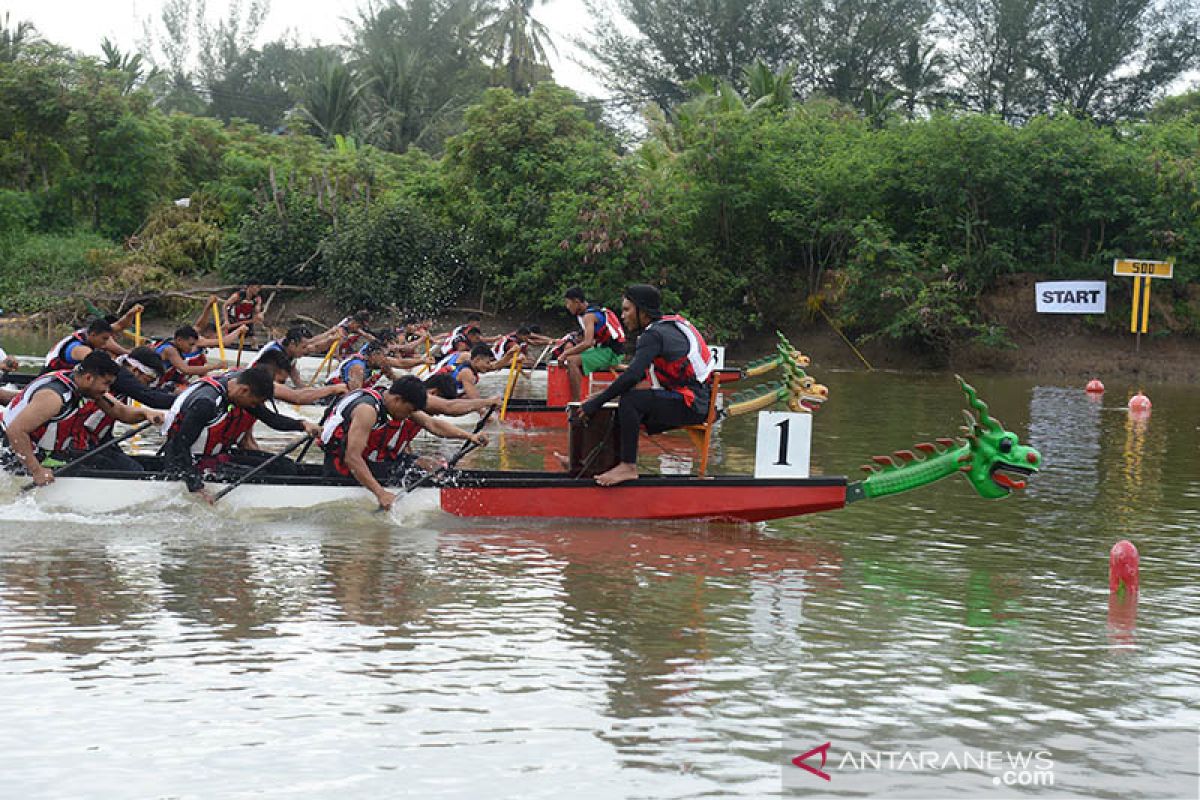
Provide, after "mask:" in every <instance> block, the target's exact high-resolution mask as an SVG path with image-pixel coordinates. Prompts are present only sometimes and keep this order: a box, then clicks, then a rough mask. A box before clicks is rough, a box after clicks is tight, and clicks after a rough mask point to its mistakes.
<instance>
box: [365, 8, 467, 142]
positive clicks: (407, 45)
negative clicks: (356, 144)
mask: <svg viewBox="0 0 1200 800" xmlns="http://www.w3.org/2000/svg"><path fill="white" fill-rule="evenodd" d="M479 20H480V12H479V8H478V6H477V5H476V0H406V2H404V3H399V2H396V1H395V0H389V2H387V3H385V4H383V5H381V6H379V7H374V6H368V7H367V8H366V9H364V10H363V11H361V12H360V15H359V19H358V20H357V21H356V22H355V23H354V25H353V37H352V42H351V45H350V52H351V54H352V60H351V62H350V64H351V67H352V69H353V70H354V71H355V73H356V74H357V76H358V78H359V80H360V81H361V83H362V85H363V87H364V92H363V98H362V101H363V104H362V106H363V107H362V118H363V123H362V131H363V136H364V138H365V139H366V140H367V141H368V142H370V143H372V144H375V145H377V146H379V147H382V148H385V149H387V150H393V151H397V152H399V151H403V150H404V149H406V148H407V147H409V146H410V145H416V146H419V147H423V148H426V149H428V150H431V151H434V152H436V151H438V150H440V149H441V146H442V143H443V142H444V140H445V138H446V137H447V136H449V135H451V134H452V133H454V132H455V131H457V130H458V128H459V125H460V120H461V115H462V111H463V109H464V108H465V107H466V106H467V105H468V104H469V103H471V102H473V101H474V100H476V99H478V97H479V95H480V93H481V92H482V91H483V89H484V88H486V86H487V82H488V81H487V68H486V67H485V66H484V65H483V64H482V62H481V61H480V59H479V54H478V53H477V51H476V49H475V46H474V44H473V40H474V38H475V32H476V30H477V28H478V24H479Z"/></svg>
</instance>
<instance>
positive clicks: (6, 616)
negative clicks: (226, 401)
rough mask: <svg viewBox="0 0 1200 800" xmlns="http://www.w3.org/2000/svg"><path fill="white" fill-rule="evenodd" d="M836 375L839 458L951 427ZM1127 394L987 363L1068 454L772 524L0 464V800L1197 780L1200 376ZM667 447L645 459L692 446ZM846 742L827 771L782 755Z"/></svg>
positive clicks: (734, 447)
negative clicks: (166, 484) (1121, 586)
mask: <svg viewBox="0 0 1200 800" xmlns="http://www.w3.org/2000/svg"><path fill="white" fill-rule="evenodd" d="M813 372H814V373H815V374H816V375H817V377H818V378H819V379H820V380H822V381H823V382H824V383H826V384H827V385H828V386H829V387H830V390H831V399H830V401H829V402H828V403H827V404H826V406H825V408H823V409H822V410H820V411H819V412H818V414H817V415H816V420H815V433H814V442H813V448H812V461H813V471H814V472H820V473H826V474H851V475H854V474H857V473H858V466H859V465H860V464H861V463H863V462H864V461H865V460H866V459H867V458H868V457H869V456H871V455H873V454H876V453H885V452H890V451H891V450H895V449H899V448H907V447H910V446H911V445H912V444H913V443H915V442H918V441H925V440H928V439H931V438H933V437H937V436H947V435H952V434H954V433H955V432H956V431H957V426H958V425H959V424H961V419H962V414H961V411H960V410H959V409H961V408H962V407H963V402H962V397H961V394H960V393H959V391H958V389H957V386H956V384H955V383H954V381H953V379H952V376H950V375H947V374H888V373H873V374H863V373H847V372H835V373H827V372H822V370H821V369H820V368H819V366H818V367H817V368H815V369H814V370H813ZM1109 383H1110V386H1109V393H1108V394H1107V395H1106V396H1105V397H1104V399H1103V400H1102V401H1100V402H1095V401H1091V400H1089V399H1088V398H1087V397H1086V396H1085V395H1084V393H1083V392H1082V391H1081V389H1080V387H1063V386H1051V385H1038V384H1036V383H1035V382H1032V381H1030V380H1027V379H1002V378H985V379H980V380H977V381H975V384H976V386H977V388H978V389H979V390H980V392H981V394H982V396H983V397H984V398H986V399H987V401H988V402H989V404H990V405H991V407H992V409H993V411H994V412H995V414H996V415H997V416H998V417H999V418H1000V419H1001V420H1002V421H1003V422H1004V424H1005V426H1006V427H1007V428H1008V429H1009V430H1012V431H1014V432H1016V433H1018V434H1019V435H1020V436H1021V438H1022V440H1023V441H1025V442H1029V443H1032V444H1033V445H1034V446H1036V447H1038V448H1039V449H1040V450H1041V452H1042V454H1043V457H1044V459H1045V468H1044V469H1043V471H1042V472H1041V473H1040V474H1039V475H1037V476H1035V477H1034V478H1032V479H1031V481H1030V486H1029V488H1028V489H1027V490H1026V491H1025V492H1023V493H1020V494H1019V495H1016V496H1013V497H1010V498H1008V499H1006V500H1003V501H985V500H982V499H980V498H978V497H977V496H976V495H975V494H974V492H973V491H972V490H971V489H970V487H969V486H968V485H967V483H966V482H965V481H964V480H961V479H960V478H958V477H954V478H951V479H949V480H947V481H944V482H942V483H940V484H937V485H936V486H933V487H927V488H925V489H922V490H918V491H915V492H913V493H910V494H907V495H901V496H898V497H892V498H885V499H880V500H873V501H866V502H862V503H858V504H855V505H853V506H851V507H849V508H846V509H843V510H840V511H835V512H829V513H825V514H821V515H814V516H808V517H802V518H797V519H792V520H784V521H780V522H772V523H768V524H763V525H754V526H750V525H743V526H733V525H722V524H703V523H701V524H685V523H671V524H652V523H620V524H605V523H600V522H578V521H570V522H568V521H560V522H555V521H528V520H499V521H495V520H489V521H473V520H465V519H458V518H454V517H450V516H448V515H446V514H443V513H442V512H440V511H437V510H432V509H428V508H425V509H420V510H408V511H405V510H400V511H397V512H395V513H394V514H393V515H391V516H387V515H375V514H370V513H359V512H357V511H353V512H347V511H346V510H345V509H337V508H328V509H323V510H318V511H317V512H315V513H313V512H305V513H302V514H301V513H295V514H288V513H277V514H273V515H262V516H255V517H253V518H243V519H239V518H236V517H233V516H230V515H228V514H223V513H221V512H220V511H219V510H213V509H209V508H207V507H203V506H200V505H198V504H195V503H191V502H186V501H184V502H180V503H178V504H174V505H172V506H170V507H167V508H163V509H154V510H145V511H142V512H140V513H136V514H133V513H131V514H120V515H111V516H103V517H91V516H87V515H78V514H64V513H50V512H47V511H43V510H42V509H40V508H39V507H38V506H37V505H36V502H35V501H34V500H32V499H30V497H29V496H28V495H26V496H22V497H21V498H20V499H17V497H16V486H17V482H16V481H15V479H11V478H5V479H0V480H2V481H5V483H3V486H2V487H0V776H2V777H0V796H3V797H19V798H34V797H39V798H40V797H47V798H50V797H56V798H57V797H105V798H126V797H128V798H142V797H189V798H190V797H205V798H207V797H243V796H244V797H251V796H253V797H305V798H308V797H338V798H343V797H401V796H411V797H464V798H475V797H480V798H482V797H488V798H509V797H511V798H540V797H547V798H549V797H553V798H559V797H570V798H577V797H578V798H683V797H755V798H757V797H771V796H780V795H782V796H796V797H814V796H841V797H855V796H858V797H862V796H876V797H914V798H940V797H947V798H951V797H953V798H957V797H1033V798H1043V797H1046V798H1049V797H1105V798H1109V797H1111V798H1160V797H1162V798H1177V797H1178V798H1184V797H1191V798H1195V797H1196V796H1197V793H1198V790H1197V752H1198V747H1200V733H1198V732H1200V592H1198V591H1197V588H1196V585H1197V581H1198V579H1200V468H1198V467H1197V447H1198V446H1200V430H1198V426H1200V396H1198V395H1197V393H1196V392H1195V391H1194V389H1193V388H1192V387H1186V386H1174V387H1172V386H1148V387H1146V390H1147V393H1148V394H1149V395H1150V397H1151V399H1152V400H1153V401H1154V411H1153V414H1152V415H1151V417H1150V418H1149V419H1148V420H1145V421H1140V422H1139V421H1134V420H1131V419H1130V418H1129V415H1128V414H1127V413H1126V411H1125V410H1124V404H1125V400H1126V399H1127V398H1128V396H1129V394H1130V393H1131V392H1132V388H1133V387H1132V386H1130V385H1129V384H1127V383H1123V382H1122V381H1121V380H1120V379H1118V378H1110V379H1109ZM754 426H755V422H754V420H753V419H752V418H735V419H732V420H727V421H726V422H725V423H724V424H723V425H722V427H721V430H720V432H719V434H718V437H717V441H716V442H715V444H714V462H715V464H714V467H713V471H714V472H718V473H723V472H730V473H735V472H741V473H746V472H750V471H752V469H753V447H754V431H755V428H754ZM660 440H661V441H660V444H658V445H649V444H647V445H645V446H644V447H643V463H644V465H645V466H646V467H647V468H653V467H655V466H656V465H667V466H668V467H674V468H678V467H679V466H680V465H681V464H684V465H686V462H687V460H688V459H689V457H690V455H689V451H688V448H687V447H685V446H684V445H683V440H682V439H681V438H679V437H677V436H671V435H668V436H666V437H660ZM564 447H565V434H563V433H554V432H544V433H521V432H519V431H514V430H508V431H504V432H503V433H502V434H501V435H500V436H498V437H497V440H496V441H494V442H493V444H492V446H491V447H489V448H488V449H487V450H486V451H480V452H479V453H477V454H475V455H474V456H472V459H473V460H472V461H470V462H468V463H469V464H470V465H474V466H491V467H495V466H503V467H512V468H517V467H527V468H542V467H543V466H544V465H545V463H546V460H547V458H548V455H547V454H548V453H549V452H551V451H553V450H555V449H563V448H564ZM1122 538H1128V539H1130V540H1132V541H1133V542H1134V543H1135V544H1136V545H1137V547H1138V549H1139V550H1140V552H1141V558H1142V561H1141V564H1142V573H1141V592H1140V596H1139V597H1138V598H1137V599H1136V602H1120V601H1115V600H1110V595H1109V591H1108V578H1107V557H1108V551H1109V548H1110V547H1111V546H1112V545H1113V543H1114V542H1116V541H1118V540H1119V539H1122ZM826 742H828V743H829V747H828V748H827V750H826V751H824V752H825V754H826V755H827V757H828V762H827V763H826V764H824V769H823V770H820V771H823V772H824V773H825V774H827V775H829V776H830V780H828V781H826V780H824V779H823V778H821V777H820V776H818V775H816V774H815V773H814V772H810V771H808V770H805V769H802V768H800V767H797V766H794V765H793V764H792V763H791V759H792V758H793V757H795V756H798V755H801V754H803V753H805V752H806V751H808V750H810V749H813V748H818V747H819V746H821V745H823V744H824V743H826ZM1022 759H1025V760H1022ZM1030 759H1033V760H1030ZM803 763H806V764H808V765H811V766H812V767H813V768H814V769H816V768H819V767H821V766H822V764H821V757H820V755H819V754H817V755H813V756H811V757H809V758H808V759H807V760H805V761H804V762H803Z"/></svg>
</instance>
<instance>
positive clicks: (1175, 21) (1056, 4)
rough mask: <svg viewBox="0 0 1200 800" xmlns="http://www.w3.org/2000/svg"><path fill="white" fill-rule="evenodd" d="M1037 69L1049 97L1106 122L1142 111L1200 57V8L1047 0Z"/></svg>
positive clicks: (1165, 1)
mask: <svg viewBox="0 0 1200 800" xmlns="http://www.w3.org/2000/svg"><path fill="white" fill-rule="evenodd" d="M1047 4H1048V5H1047V13H1048V26H1047V31H1046V37H1045V43H1044V45H1043V48H1042V51H1041V52H1040V53H1039V55H1038V57H1037V60H1036V62H1035V64H1034V68H1035V69H1036V70H1037V72H1038V75H1039V77H1040V79H1041V81H1042V83H1043V84H1044V85H1045V87H1046V90H1047V93H1048V95H1049V98H1050V100H1051V101H1052V102H1054V103H1059V104H1062V105H1064V106H1066V107H1068V108H1070V109H1072V110H1073V111H1074V112H1076V113H1078V114H1081V115H1085V116H1091V117H1094V118H1097V119H1101V120H1115V119H1123V118H1128V117H1133V116H1137V115H1139V114H1141V113H1142V112H1143V111H1145V110H1146V108H1147V107H1148V106H1149V105H1150V103H1151V102H1152V101H1153V100H1154V99H1155V98H1156V97H1157V96H1159V95H1161V94H1162V92H1163V90H1164V89H1165V88H1166V87H1167V86H1168V85H1170V84H1171V83H1172V82H1173V81H1174V80H1175V79H1176V78H1178V77H1179V76H1180V75H1182V74H1183V73H1184V72H1186V71H1187V70H1188V69H1190V68H1191V67H1193V66H1194V65H1195V64H1196V63H1197V57H1198V56H1200V10H1198V9H1197V7H1196V5H1195V3H1190V2H1186V0H1047Z"/></svg>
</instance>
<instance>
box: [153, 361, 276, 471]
mask: <svg viewBox="0 0 1200 800" xmlns="http://www.w3.org/2000/svg"><path fill="white" fill-rule="evenodd" d="M235 375H237V373H236V372H230V373H227V374H226V375H225V376H224V377H222V378H221V379H219V380H218V379H216V378H210V377H208V376H207V375H205V376H204V377H203V378H200V380H198V381H196V382H195V383H193V384H192V385H191V386H189V387H188V388H186V389H184V390H183V392H181V393H180V395H179V397H177V398H175V403H174V404H173V405H172V406H171V410H170V411H168V412H167V415H166V419H165V420H164V422H163V435H164V436H167V437H171V436H174V435H176V434H177V433H178V432H179V429H180V427H181V425H182V424H183V418H184V416H185V415H186V414H187V411H188V410H189V409H190V408H191V406H193V405H195V404H196V402H197V401H198V400H201V399H212V400H213V403H214V404H215V405H216V407H217V413H216V416H215V417H213V418H212V419H210V420H209V421H208V422H207V423H206V424H205V426H204V430H202V431H201V432H200V435H199V436H197V437H196V441H195V442H193V443H192V448H191V449H192V454H193V455H197V456H215V455H220V454H221V453H223V452H225V451H226V450H230V449H232V448H233V447H234V446H236V445H237V443H238V442H240V441H241V440H242V437H244V436H245V435H246V434H247V433H249V432H250V429H251V428H253V427H254V422H255V419H254V415H252V414H251V413H250V412H249V411H246V410H245V409H243V408H238V407H237V406H235V405H234V404H233V403H231V402H230V401H229V390H228V387H227V385H226V384H227V382H228V381H229V380H230V379H231V378H232V377H234V376H235ZM214 394H215V397H213V395H214ZM206 395H207V396H208V397H207V398H206Z"/></svg>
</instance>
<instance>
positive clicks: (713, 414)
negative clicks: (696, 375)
mask: <svg viewBox="0 0 1200 800" xmlns="http://www.w3.org/2000/svg"><path fill="white" fill-rule="evenodd" d="M708 383H709V395H708V416H707V417H705V419H704V422H701V423H699V424H697V425H685V426H683V428H681V430H684V431H686V432H687V435H688V438H689V439H691V440H692V444H693V445H695V447H696V450H697V451H699V453H700V471H699V472H697V473H696V474H697V475H698V476H699V477H701V478H703V477H704V476H705V475H706V474H707V472H708V449H709V446H710V445H711V444H712V433H713V428H714V427H716V424H717V395H719V394H720V393H721V373H720V372H719V371H717V370H715V369H714V370H713V373H712V377H710V378H709V379H708Z"/></svg>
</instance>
